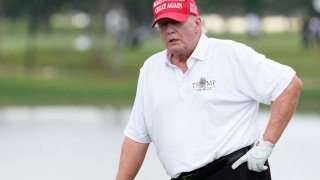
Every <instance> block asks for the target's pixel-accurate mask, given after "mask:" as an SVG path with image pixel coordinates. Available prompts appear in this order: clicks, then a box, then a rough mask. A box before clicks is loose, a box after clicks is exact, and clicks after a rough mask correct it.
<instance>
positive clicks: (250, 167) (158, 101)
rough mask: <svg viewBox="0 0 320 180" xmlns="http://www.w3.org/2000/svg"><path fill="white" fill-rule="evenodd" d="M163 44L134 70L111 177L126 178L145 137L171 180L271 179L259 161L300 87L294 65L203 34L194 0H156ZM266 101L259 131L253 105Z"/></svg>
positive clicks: (140, 157)
mask: <svg viewBox="0 0 320 180" xmlns="http://www.w3.org/2000/svg"><path fill="white" fill-rule="evenodd" d="M153 13H154V22H153V25H152V27H156V28H157V29H158V30H159V33H160V36H161V39H162V41H163V44H164V46H165V48H166V49H165V50H164V51H162V52H159V53H156V54H155V55H153V56H151V57H150V58H149V59H148V60H146V62H145V63H144V65H143V67H142V68H141V70H140V76H139V81H138V88H137V94H136V99H135V103H134V106H133V109H132V113H131V116H130V119H129V122H128V124H127V127H126V129H125V132H124V133H125V139H124V142H123V146H122V150H121V157H120V164H119V170H118V174H117V180H131V179H134V177H135V176H136V174H137V173H138V171H139V169H140V167H141V165H142V162H143V160H144V157H145V154H146V152H147V149H148V146H149V143H151V142H153V144H154V146H155V148H156V151H157V155H158V157H159V159H160V161H161V163H162V165H163V167H164V168H165V170H166V172H167V174H168V175H169V176H170V177H171V178H172V179H199V180H202V179H204V180H211V179H215V180H216V179H221V180H222V179H223V180H250V179H261V180H262V179H266V180H267V179H271V175H270V171H269V168H268V162H267V159H268V157H269V156H270V155H271V153H272V150H273V148H274V146H275V144H276V142H277V141H278V139H279V138H280V136H281V134H282V132H283V131H284V129H285V128H286V126H287V124H288V122H289V121H290V119H291V117H292V114H293V113H294V111H295V107H296V105H297V102H298V97H299V92H300V89H301V86H302V82H301V80H300V79H299V78H298V77H297V76H296V75H295V71H294V70H293V69H292V68H290V67H288V66H285V65H282V64H279V63H277V62H275V61H273V60H270V59H267V58H266V57H265V56H263V55H261V54H259V53H257V52H255V51H254V50H253V49H251V48H249V47H247V46H245V45H243V44H240V43H236V42H234V41H230V40H219V39H214V38H208V37H207V36H206V35H205V33H204V31H203V21H202V19H201V17H200V13H199V9H198V7H197V5H196V3H195V2H194V0H175V1H173V0H156V1H154V4H153ZM260 103H264V104H269V105H271V109H272V110H271V115H270V120H269V123H268V125H267V127H266V129H265V131H264V133H261V132H259V129H258V125H257V122H256V121H257V116H258V110H259V104H260Z"/></svg>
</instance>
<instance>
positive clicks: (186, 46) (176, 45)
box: [157, 17, 201, 55]
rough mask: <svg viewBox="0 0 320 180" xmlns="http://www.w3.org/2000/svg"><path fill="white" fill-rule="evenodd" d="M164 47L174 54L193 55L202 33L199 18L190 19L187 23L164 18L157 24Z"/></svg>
mask: <svg viewBox="0 0 320 180" xmlns="http://www.w3.org/2000/svg"><path fill="white" fill-rule="evenodd" d="M157 25H158V29H159V32H160V35H161V39H162V41H163V44H164V46H165V47H166V48H167V49H168V50H169V51H170V52H171V53H173V54H189V55H190V54H191V53H192V51H193V50H194V48H195V47H196V44H197V43H198V39H199V37H198V35H199V33H200V31H201V24H200V23H199V18H197V17H189V19H188V20H186V21H185V22H178V21H175V20H172V19H168V18H164V19H160V20H159V21H158V22H157Z"/></svg>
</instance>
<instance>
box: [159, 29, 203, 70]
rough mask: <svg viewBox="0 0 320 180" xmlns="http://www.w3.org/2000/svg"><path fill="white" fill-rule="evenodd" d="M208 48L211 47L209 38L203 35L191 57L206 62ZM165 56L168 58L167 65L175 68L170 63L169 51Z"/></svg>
mask: <svg viewBox="0 0 320 180" xmlns="http://www.w3.org/2000/svg"><path fill="white" fill-rule="evenodd" d="M208 47H209V38H208V37H207V35H205V34H202V35H201V37H200V39H199V42H198V44H197V46H196V48H195V49H194V51H193V53H192V54H191V56H190V57H191V58H193V59H195V60H200V61H204V60H206V54H207V50H208ZM165 56H166V57H165V58H166V65H169V66H173V65H172V63H171V61H170V56H171V54H170V53H169V52H168V50H166V51H165Z"/></svg>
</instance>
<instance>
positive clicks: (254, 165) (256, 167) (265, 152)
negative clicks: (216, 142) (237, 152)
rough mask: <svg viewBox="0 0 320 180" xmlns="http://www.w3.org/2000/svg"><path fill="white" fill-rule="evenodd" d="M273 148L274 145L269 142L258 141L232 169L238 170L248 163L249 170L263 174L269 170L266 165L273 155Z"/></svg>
mask: <svg viewBox="0 0 320 180" xmlns="http://www.w3.org/2000/svg"><path fill="white" fill-rule="evenodd" d="M273 148H274V144H272V143H270V142H268V141H264V140H259V141H257V142H256V143H255V144H254V146H253V147H252V148H251V149H250V150H249V151H248V152H247V153H246V154H245V155H243V156H242V157H241V158H239V159H238V160H237V161H236V162H234V163H233V164H232V169H236V168H237V167H238V166H240V165H241V164H242V163H245V162H247V163H248V169H249V170H251V171H256V172H261V171H265V170H267V169H268V166H265V165H264V163H265V162H266V161H267V159H268V158H269V156H270V155H271V153H272V150H273Z"/></svg>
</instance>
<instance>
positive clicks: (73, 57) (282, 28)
mask: <svg viewBox="0 0 320 180" xmlns="http://www.w3.org/2000/svg"><path fill="white" fill-rule="evenodd" d="M152 3H153V1H152V0H139V1H136V0H117V1H111V0H91V1H84V0H77V1H76V0H0V179H5V180H13V179H21V178H22V177H23V178H24V179H33V180H35V179H68V180H72V179H112V177H113V176H114V173H115V171H116V168H117V163H118V162H117V161H118V155H119V151H120V146H121V141H122V136H123V135H122V132H123V128H124V126H125V124H126V121H127V119H128V116H129V114H130V109H131V106H132V104H133V101H134V96H135V91H136V83H137V78H138V73H139V69H140V67H141V66H142V64H143V62H144V61H145V60H146V59H147V58H148V57H149V56H150V55H152V54H154V53H155V52H158V51H160V50H163V48H164V47H163V45H162V43H161V40H160V38H159V35H158V33H157V32H156V30H153V29H151V27H150V26H151V23H152V20H153V16H152ZM197 4H198V6H199V8H200V9H201V14H202V16H203V18H204V21H205V24H206V28H207V30H208V36H210V37H215V38H223V39H232V40H235V41H238V42H242V43H244V44H247V45H248V46H251V47H253V48H254V49H255V50H256V51H258V52H260V53H262V54H264V55H266V56H267V57H269V58H270V59H274V60H276V61H278V62H280V63H283V64H287V65H289V66H291V67H293V68H294V69H295V70H296V72H297V75H298V76H299V77H300V78H301V79H302V80H303V83H304V84H303V90H302V93H301V95H300V102H299V105H298V107H297V114H298V116H297V117H299V118H298V119H300V120H297V122H298V123H301V122H302V121H303V120H305V119H308V120H307V122H310V123H309V125H310V127H311V126H312V127H313V128H314V127H318V126H319V125H320V124H319V122H320V116H319V113H320V0H282V1H278V0H229V1H223V0H212V1H206V0H198V1H197ZM270 73H272V72H270ZM262 109H263V111H264V112H265V111H268V110H269V109H268V107H265V106H263V107H262ZM310 117H311V118H310ZM310 119H311V120H310ZM297 127H299V126H297ZM293 132H296V133H292V136H289V137H292V138H293V137H294V136H297V135H301V134H304V135H306V134H308V133H311V134H309V135H310V136H308V137H309V138H310V137H312V138H313V139H312V140H315V139H316V140H319V133H317V132H316V130H315V131H310V129H309V130H308V128H307V127H306V128H304V129H299V128H298V131H297V130H293ZM297 133H298V134H297ZM299 133H301V134H299ZM289 134H290V132H289ZM299 137H301V136H299ZM288 140H289V141H288ZM300 140H301V142H305V143H306V142H310V141H303V140H302V139H301V138H300ZM304 140H305V139H304ZM319 142H320V141H315V143H313V145H314V146H315V147H314V150H319ZM290 143H291V144H290ZM284 144H287V146H285V147H294V148H295V146H293V144H295V143H294V142H293V141H290V138H288V139H287V141H285V142H284ZM151 148H152V147H151ZM280 151H281V150H280ZM281 152H285V151H283V150H282V151H281ZM296 153H297V154H299V153H301V151H300V150H299V149H298V150H297V151H296ZM309 154H313V152H311V153H309ZM281 155H282V154H281V153H280V154H279V155H276V157H281ZM150 156H151V157H149V160H148V161H150V159H153V161H152V160H151V162H147V166H145V167H147V170H146V171H144V172H146V173H145V174H144V173H142V175H140V176H139V178H140V179H142V180H144V179H165V178H163V177H166V176H165V173H164V172H163V170H162V167H161V165H159V162H158V161H157V159H156V156H155V153H154V151H153V150H152V149H151V155H150ZM293 156H295V154H292V157H293ZM310 158H311V157H310ZM311 159H312V158H311ZM275 161H276V164H277V163H278V162H277V160H275ZM289 162H291V161H289ZM287 163H288V162H287ZM295 163H301V162H295ZM278 164H279V163H278ZM288 166H290V163H289V164H288ZM71 167H72V168H71ZM279 167H280V166H279ZM152 170H153V171H152ZM155 170H156V171H157V172H158V174H161V175H159V177H158V178H154V177H153V176H152V174H154V171H155ZM40 171H41V172H42V173H40ZM19 172H20V173H19ZM147 172H149V173H147ZM279 172H280V171H279ZM93 174H94V175H93ZM278 174H279V175H280V174H281V173H278ZM279 175H278V179H281V178H279ZM150 177H152V178H150ZM294 177H296V178H297V179H299V178H298V177H299V176H292V177H290V178H288V177H287V178H284V179H295V178H294ZM309 179H311V180H312V179H315V177H313V176H310V178H309ZM276 180H277V178H276Z"/></svg>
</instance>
